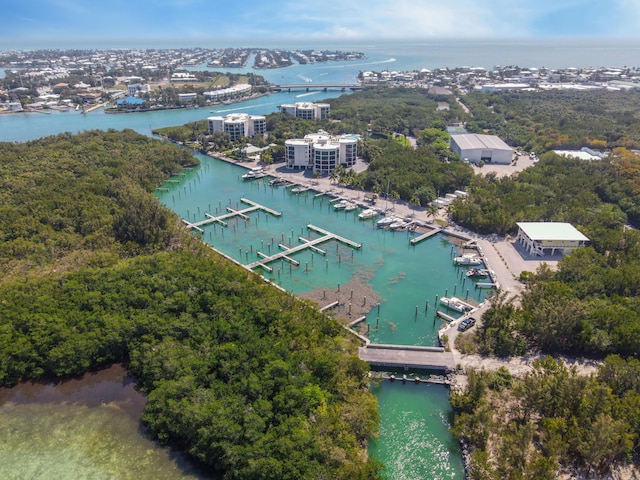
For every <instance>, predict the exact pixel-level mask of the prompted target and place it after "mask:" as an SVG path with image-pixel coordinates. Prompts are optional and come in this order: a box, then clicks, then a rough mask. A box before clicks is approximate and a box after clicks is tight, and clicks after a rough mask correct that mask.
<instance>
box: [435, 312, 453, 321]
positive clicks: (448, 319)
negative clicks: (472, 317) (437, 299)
mask: <svg viewBox="0 0 640 480" xmlns="http://www.w3.org/2000/svg"><path fill="white" fill-rule="evenodd" d="M436 315H437V316H439V317H440V318H442V319H443V320H446V321H447V322H449V323H451V322H455V321H456V320H457V318H454V317H452V316H451V315H448V314H446V313H444V312H443V311H442V310H436Z"/></svg>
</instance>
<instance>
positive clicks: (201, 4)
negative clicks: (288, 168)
mask: <svg viewBox="0 0 640 480" xmlns="http://www.w3.org/2000/svg"><path fill="white" fill-rule="evenodd" d="M0 12H1V13H0V17H1V18H2V22H1V23H2V26H1V28H0V49H13V48H69V47H86V48H101V47H114V48H115V47H143V46H146V47H149V46H158V47H170V46H202V47H224V46H274V47H275V46H278V45H279V44H295V43H305V44H313V43H314V42H315V43H325V44H326V43H331V42H352V43H355V42H371V41H394V40H395V41H407V40H410V41H413V40H429V39H449V38H450V39H465V38H467V39H471V38H495V39H509V38H524V39H530V38H534V39H535V38H549V37H552V38H554V37H562V38H568V37H572V38H573V37H588V38H593V37H596V38H614V39H620V38H634V39H637V38H639V37H640V0H261V1H256V0H242V1H235V2H233V1H228V0H225V1H221V0H127V1H124V0H108V1H104V2H97V1H96V0H11V1H9V2H6V4H5V5H3V6H2V7H1V8H0Z"/></svg>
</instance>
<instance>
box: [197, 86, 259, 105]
mask: <svg viewBox="0 0 640 480" xmlns="http://www.w3.org/2000/svg"><path fill="white" fill-rule="evenodd" d="M251 90H252V87H251V85H249V84H248V83H239V84H238V85H234V86H232V87H227V88H220V89H218V90H212V91H210V92H204V93H203V95H204V96H205V97H206V98H208V99H209V100H212V101H221V100H229V99H232V98H237V97H244V96H246V95H249V94H250V93H251Z"/></svg>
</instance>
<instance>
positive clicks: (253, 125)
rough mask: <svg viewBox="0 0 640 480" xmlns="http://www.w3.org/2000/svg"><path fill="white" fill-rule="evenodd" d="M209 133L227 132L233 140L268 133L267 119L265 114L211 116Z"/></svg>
mask: <svg viewBox="0 0 640 480" xmlns="http://www.w3.org/2000/svg"><path fill="white" fill-rule="evenodd" d="M207 120H208V122H209V135H213V134H214V133H215V132H227V133H228V134H229V135H231V140H232V141H236V140H237V139H239V138H240V137H253V136H255V135H264V134H265V133H267V119H266V117H264V116H263V115H249V114H246V113H233V114H231V115H226V116H224V117H209V118H207Z"/></svg>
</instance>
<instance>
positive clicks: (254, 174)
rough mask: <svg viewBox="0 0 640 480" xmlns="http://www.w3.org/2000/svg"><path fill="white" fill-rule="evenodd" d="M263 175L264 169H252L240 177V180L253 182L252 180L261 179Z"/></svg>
mask: <svg viewBox="0 0 640 480" xmlns="http://www.w3.org/2000/svg"><path fill="white" fill-rule="evenodd" d="M264 175H265V173H264V169H263V168H261V167H258V168H252V169H251V170H249V171H248V172H247V173H245V174H244V175H242V179H243V180H253V179H254V178H260V177H263V176H264Z"/></svg>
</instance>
